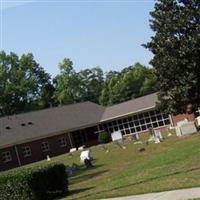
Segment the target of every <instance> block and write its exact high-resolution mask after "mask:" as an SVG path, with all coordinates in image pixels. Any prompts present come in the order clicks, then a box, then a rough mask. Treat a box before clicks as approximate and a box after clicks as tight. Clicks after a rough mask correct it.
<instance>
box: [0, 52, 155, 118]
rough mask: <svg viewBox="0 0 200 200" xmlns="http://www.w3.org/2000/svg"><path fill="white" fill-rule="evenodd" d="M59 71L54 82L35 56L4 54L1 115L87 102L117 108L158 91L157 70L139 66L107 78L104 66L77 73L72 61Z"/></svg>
mask: <svg viewBox="0 0 200 200" xmlns="http://www.w3.org/2000/svg"><path fill="white" fill-rule="evenodd" d="M59 68H60V73H59V74H58V75H57V76H56V77H55V78H54V79H53V80H51V77H50V76H49V74H47V73H46V72H45V71H44V69H43V68H42V67H40V65H39V64H38V63H37V62H36V61H35V60H34V57H33V55H32V54H27V55H25V54H24V55H22V56H21V57H19V56H18V55H16V54H15V53H12V52H11V53H10V54H6V53H5V52H3V51H2V52H0V93H1V96H0V115H12V114H18V113H20V112H26V111H30V110H36V109H42V108H48V107H51V106H56V105H58V104H60V105H64V104H72V103H77V102H83V101H92V102H94V103H98V104H102V105H113V104H115V103H120V102H123V101H126V100H129V99H132V98H135V97H139V96H142V95H146V94H149V93H152V92H154V91H156V90H157V89H156V79H155V75H154V69H152V68H147V67H145V66H142V65H141V64H139V63H137V64H135V65H134V66H130V67H127V68H124V69H123V70H122V71H121V72H116V71H110V72H108V73H107V74H106V76H104V72H103V70H102V69H101V68H100V67H94V68H91V69H87V68H86V69H84V70H81V71H79V72H76V71H75V69H74V68H73V62H72V61H71V60H70V59H68V58H64V59H63V61H62V62H61V63H60V64H59Z"/></svg>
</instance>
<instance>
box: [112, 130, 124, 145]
mask: <svg viewBox="0 0 200 200" xmlns="http://www.w3.org/2000/svg"><path fill="white" fill-rule="evenodd" d="M111 138H112V141H113V142H114V141H118V140H122V133H121V131H115V132H113V133H111Z"/></svg>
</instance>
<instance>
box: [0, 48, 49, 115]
mask: <svg viewBox="0 0 200 200" xmlns="http://www.w3.org/2000/svg"><path fill="white" fill-rule="evenodd" d="M50 85H51V81H50V76H49V74H47V73H46V72H45V71H44V69H43V68H42V67H40V66H39V64H38V63H37V62H36V61H35V60H34V57H33V55H32V54H27V55H25V54H23V55H22V56H21V57H20V58H19V57H18V56H17V55H16V54H15V53H12V52H11V53H10V54H6V53H5V52H3V51H1V52H0V93H1V95H0V115H6V114H14V113H19V112H24V111H28V110H34V109H36V108H38V107H39V106H38V104H39V102H40V101H46V102H45V106H48V105H47V104H48V103H49V102H48V101H49V98H46V99H44V98H43V94H44V93H45V92H46V91H47V90H48V86H50Z"/></svg>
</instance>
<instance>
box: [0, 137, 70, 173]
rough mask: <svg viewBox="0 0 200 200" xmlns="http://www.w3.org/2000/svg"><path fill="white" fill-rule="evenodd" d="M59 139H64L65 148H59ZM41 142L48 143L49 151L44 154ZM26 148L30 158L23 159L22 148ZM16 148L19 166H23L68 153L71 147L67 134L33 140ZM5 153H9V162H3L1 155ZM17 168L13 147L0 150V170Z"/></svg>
mask: <svg viewBox="0 0 200 200" xmlns="http://www.w3.org/2000/svg"><path fill="white" fill-rule="evenodd" d="M59 138H65V140H66V143H67V146H65V147H61V146H60V144H59ZM42 142H48V144H49V151H46V152H43V151H42V148H41V143H42ZM27 146H28V147H30V149H31V156H28V157H24V153H23V147H27ZM16 148H17V151H18V154H19V159H20V162H21V165H25V164H28V163H32V162H36V161H40V160H43V159H46V157H47V155H49V156H50V157H52V156H56V155H60V154H63V153H66V152H69V149H70V148H71V146H70V142H69V140H68V136H67V134H61V135H58V136H53V137H48V138H44V139H40V140H35V141H32V142H28V143H23V144H20V145H17V146H16ZM6 151H10V153H11V156H12V160H11V161H9V162H3V158H2V153H3V152H6ZM18 166H19V162H18V159H17V154H16V151H15V147H14V146H12V147H8V148H4V149H1V150H0V170H6V169H10V168H14V167H18Z"/></svg>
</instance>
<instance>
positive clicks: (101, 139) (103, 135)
mask: <svg viewBox="0 0 200 200" xmlns="http://www.w3.org/2000/svg"><path fill="white" fill-rule="evenodd" d="M98 141H99V142H100V143H104V144H105V143H108V142H109V141H110V135H109V134H108V133H107V132H106V131H103V132H100V133H99V136H98Z"/></svg>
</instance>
